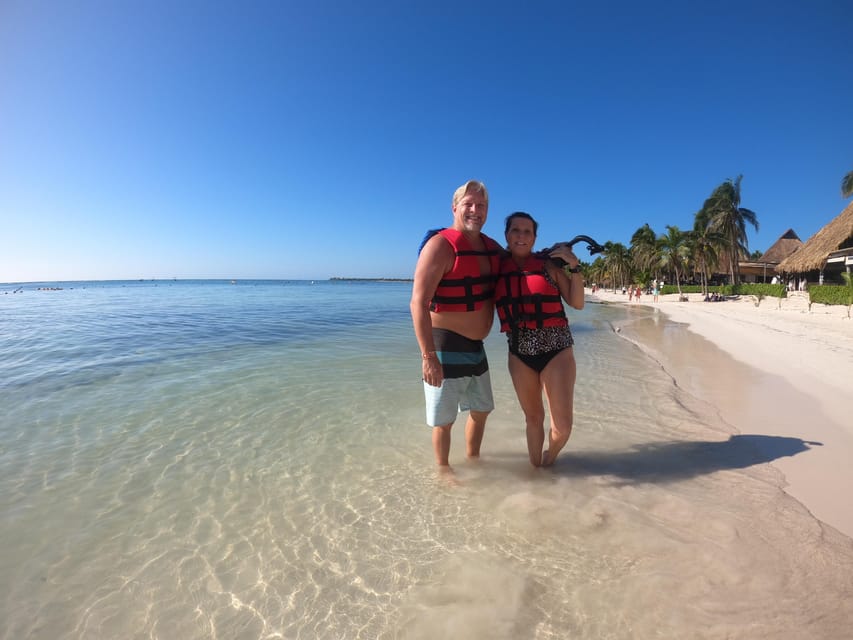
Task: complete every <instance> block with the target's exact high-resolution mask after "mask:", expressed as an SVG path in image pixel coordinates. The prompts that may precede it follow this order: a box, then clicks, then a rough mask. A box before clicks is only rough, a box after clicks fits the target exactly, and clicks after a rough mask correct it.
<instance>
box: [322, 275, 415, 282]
mask: <svg viewBox="0 0 853 640" xmlns="http://www.w3.org/2000/svg"><path fill="white" fill-rule="evenodd" d="M329 280H337V281H343V282H414V278H343V277H341V276H335V277H333V278H329Z"/></svg>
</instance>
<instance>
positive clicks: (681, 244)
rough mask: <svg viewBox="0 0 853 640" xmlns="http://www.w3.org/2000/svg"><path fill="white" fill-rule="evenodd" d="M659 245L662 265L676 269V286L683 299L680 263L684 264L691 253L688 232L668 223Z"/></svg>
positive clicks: (659, 239)
mask: <svg viewBox="0 0 853 640" xmlns="http://www.w3.org/2000/svg"><path fill="white" fill-rule="evenodd" d="M658 246H659V247H660V252H661V255H660V265H661V266H662V267H672V269H673V271H675V286H676V287H677V288H678V298H679V300H680V299H681V296H682V294H681V275H680V274H681V272H680V271H679V269H678V267H679V265H684V264H685V263H686V262H687V258H688V256H689V255H690V249H689V247H688V245H687V234H685V233H684V232H683V231H681V229H679V228H678V227H676V226H675V225H671V224H668V225H666V234H665V235H662V236H660V237H659V238H658Z"/></svg>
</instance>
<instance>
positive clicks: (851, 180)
mask: <svg viewBox="0 0 853 640" xmlns="http://www.w3.org/2000/svg"><path fill="white" fill-rule="evenodd" d="M850 196H853V171H851V172H850V173H848V174H847V175H846V176H844V178H842V180H841V197H842V198H849V197H850Z"/></svg>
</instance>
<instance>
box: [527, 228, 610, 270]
mask: <svg viewBox="0 0 853 640" xmlns="http://www.w3.org/2000/svg"><path fill="white" fill-rule="evenodd" d="M578 242H586V250H587V251H589V255H594V254H596V253H602V252H603V251H604V247H602V246H601V245H600V244H598V243H597V242H596V241H595V240H593V239H592V238H590V237H589V236H585V235H577V236H575V237H574V238H572V239H571V240H569V241H568V242H567V243H566V244H567V245H569V247H574V246H575V245H576V244H577V243H578ZM553 249H554V247H551V248H550V249H546V250H545V251H543V252H542V253H544V254H547V253H549V252H550V251H551V250H553ZM549 259H550V260H551V261H552V262H553V263H554V264H556V265H557V266H558V267H565V266H566V261H565V260H563V259H562V258H549Z"/></svg>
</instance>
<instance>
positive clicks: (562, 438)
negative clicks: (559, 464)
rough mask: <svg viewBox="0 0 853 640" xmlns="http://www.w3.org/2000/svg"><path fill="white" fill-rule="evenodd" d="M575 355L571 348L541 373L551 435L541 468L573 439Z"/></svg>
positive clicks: (564, 351) (552, 361) (561, 353)
mask: <svg viewBox="0 0 853 640" xmlns="http://www.w3.org/2000/svg"><path fill="white" fill-rule="evenodd" d="M576 374H577V369H576V367H575V354H574V351H573V350H572V348H571V347H569V348H568V349H564V350H563V351H561V352H560V353H558V354H557V355H556V356H554V358H553V359H552V360H551V362H549V363H548V365H547V366H546V367H545V369H544V370H543V371H542V373H541V377H542V384H543V386H544V387H545V397H546V398H548V410H549V412H550V413H551V432H550V434H549V436H548V451H546V452H545V455H544V456H543V457H542V464H543V466H549V465H551V464H553V463H554V460H556V459H557V454H558V453H560V450H561V449H562V448H563V447H564V446H565V445H566V442H568V441H569V436H571V435H572V422H573V420H574V399H575V376H576Z"/></svg>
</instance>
